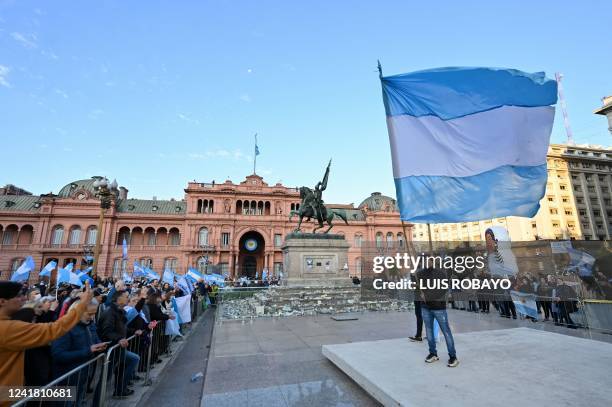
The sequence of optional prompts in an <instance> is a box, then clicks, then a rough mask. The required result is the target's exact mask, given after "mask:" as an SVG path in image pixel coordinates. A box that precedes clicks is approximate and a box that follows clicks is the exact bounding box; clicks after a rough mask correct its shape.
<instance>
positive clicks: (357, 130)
mask: <svg viewBox="0 0 612 407" xmlns="http://www.w3.org/2000/svg"><path fill="white" fill-rule="evenodd" d="M610 15H612V3H611V2H606V1H596V2H589V1H582V2H561V1H555V2H552V1H550V2H548V1H541V2H533V1H514V2H491V1H470V2H455V1H452V2H451V1H447V2H436V3H429V4H426V3H425V2H413V1H393V2H391V1H363V2H361V1H351V2H349V1H334V2H330V1H311V2H288V1H265V0H261V1H250V2H247V1H237V0H236V1H214V2H211V1H205V2H204V1H185V2H173V1H146V2H145V1H140V2H125V1H103V2H78V1H72V2H67V1H54V2H48V1H27V0H22V1H6V0H0V151H2V162H3V168H4V170H3V171H1V172H0V184H5V183H13V184H16V185H19V186H22V187H24V188H26V189H28V190H30V191H32V192H34V193H37V194H38V193H46V192H49V191H53V192H56V193H57V192H58V190H59V188H61V186H63V185H64V184H66V183H68V182H70V181H72V180H75V179H82V178H87V177H89V176H92V175H107V176H108V177H109V178H111V179H112V178H117V180H118V182H119V183H120V184H121V185H125V186H126V187H127V188H128V189H129V190H130V195H131V196H132V197H139V198H150V197H152V196H153V195H156V196H157V197H158V198H170V197H174V198H182V197H183V195H184V191H183V188H184V187H185V186H186V183H187V181H189V180H193V179H196V180H198V181H201V182H210V181H212V180H215V181H217V182H221V181H224V180H225V179H227V178H228V177H229V178H230V179H232V180H233V181H234V182H239V181H242V180H243V179H244V177H245V176H246V175H247V174H250V173H251V172H252V156H253V134H254V133H255V132H257V133H259V147H260V150H261V155H260V156H259V157H258V173H259V174H260V175H262V176H263V177H264V178H265V180H266V181H268V182H269V183H271V184H273V183H276V182H277V181H281V182H283V183H284V184H285V185H287V186H299V185H311V186H312V185H314V184H315V183H316V182H317V181H318V180H319V179H320V177H321V176H322V172H323V169H324V166H325V164H326V162H327V160H328V159H329V158H330V157H333V159H334V163H333V167H332V173H331V176H330V181H329V186H328V190H327V192H326V196H325V200H326V201H327V202H335V203H340V202H341V203H350V202H354V203H355V204H358V203H359V202H360V201H361V200H362V199H363V198H365V197H366V196H368V195H369V193H370V192H372V191H381V192H383V193H385V194H388V195H391V196H394V195H395V191H394V187H393V179H392V171H391V159H390V154H389V144H388V138H387V130H386V125H385V114H384V109H383V104H382V100H381V90H380V83H379V81H378V77H377V73H376V60H377V59H380V60H381V62H382V64H383V70H384V73H385V75H391V74H397V73H403V72H409V71H413V70H419V69H427V68H433V67H440V66H495V67H512V68H516V69H521V70H524V71H531V72H533V71H542V70H543V71H546V72H547V74H548V76H550V77H553V76H554V72H555V71H559V72H562V73H563V74H564V75H565V79H564V87H565V93H566V99H567V104H568V110H569V115H570V121H571V123H572V127H573V129H574V134H575V139H576V142H578V143H593V144H603V145H610V144H612V143H610V135H609V133H608V131H607V123H606V120H605V118H604V117H602V116H596V115H594V114H593V113H592V112H593V110H594V109H595V108H597V107H599V106H600V105H601V97H603V96H604V95H606V94H612V75H610V67H611V66H612V52H611V51H612V50H611V46H610V44H609V40H608V38H609V29H610V22H609V16H610ZM552 140H553V141H555V142H560V141H564V140H565V132H564V129H563V123H562V117H561V114H560V112H558V115H557V118H556V120H555V128H554V131H553V136H552Z"/></svg>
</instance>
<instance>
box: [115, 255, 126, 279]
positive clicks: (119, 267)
mask: <svg viewBox="0 0 612 407" xmlns="http://www.w3.org/2000/svg"><path fill="white" fill-rule="evenodd" d="M123 270H126V271H127V259H122V258H121V257H117V258H116V259H115V260H114V261H113V277H115V278H118V277H119V276H121V275H122V273H123Z"/></svg>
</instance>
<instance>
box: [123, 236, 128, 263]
mask: <svg viewBox="0 0 612 407" xmlns="http://www.w3.org/2000/svg"><path fill="white" fill-rule="evenodd" d="M122 253H123V258H124V259H127V258H128V245H127V241H126V240H125V238H123V247H122Z"/></svg>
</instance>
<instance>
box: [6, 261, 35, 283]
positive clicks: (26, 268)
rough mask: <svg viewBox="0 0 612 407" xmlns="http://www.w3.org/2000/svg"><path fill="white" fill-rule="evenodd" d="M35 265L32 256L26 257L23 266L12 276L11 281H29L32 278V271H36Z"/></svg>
mask: <svg viewBox="0 0 612 407" xmlns="http://www.w3.org/2000/svg"><path fill="white" fill-rule="evenodd" d="M34 267H35V264H34V259H33V258H32V256H28V257H26V259H25V260H24V261H23V263H21V266H19V268H18V269H17V270H15V272H14V273H13V275H12V276H11V281H19V282H20V281H27V280H28V278H30V271H32V270H34Z"/></svg>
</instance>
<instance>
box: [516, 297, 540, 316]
mask: <svg viewBox="0 0 612 407" xmlns="http://www.w3.org/2000/svg"><path fill="white" fill-rule="evenodd" d="M510 296H511V297H512V302H514V307H515V308H516V312H518V313H519V314H523V315H525V316H528V317H532V318H534V319H538V308H537V306H536V296H535V294H527V293H522V292H520V291H510Z"/></svg>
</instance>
